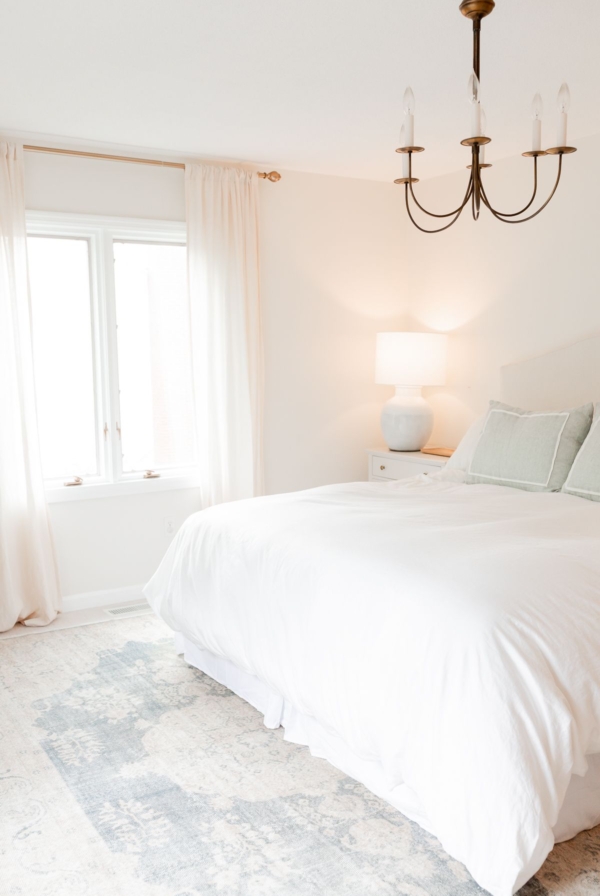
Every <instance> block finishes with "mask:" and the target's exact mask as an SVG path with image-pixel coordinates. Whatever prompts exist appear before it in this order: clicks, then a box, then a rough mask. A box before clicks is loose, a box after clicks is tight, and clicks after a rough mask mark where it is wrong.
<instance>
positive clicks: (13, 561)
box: [0, 142, 60, 631]
mask: <svg viewBox="0 0 600 896" xmlns="http://www.w3.org/2000/svg"><path fill="white" fill-rule="evenodd" d="M59 608H60V588H59V583H58V575H57V570H56V563H55V560H54V553H53V549H52V540H51V537H50V527H49V524H48V516H47V510H46V500H45V496H44V483H43V479H42V468H41V461H40V452H39V443H38V434H37V424H36V413H35V393H34V381H33V358H32V351H31V319H30V306H29V284H28V279H27V237H26V229H25V198H24V190H23V150H22V148H21V147H20V146H17V145H15V144H13V143H5V142H0V631H7V630H8V629H10V628H12V627H13V625H14V624H15V623H16V622H18V621H21V622H24V623H25V624H26V625H47V624H48V623H49V622H52V620H53V619H54V618H55V616H56V614H57V612H58V610H59Z"/></svg>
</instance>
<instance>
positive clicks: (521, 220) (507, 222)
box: [481, 153, 563, 224]
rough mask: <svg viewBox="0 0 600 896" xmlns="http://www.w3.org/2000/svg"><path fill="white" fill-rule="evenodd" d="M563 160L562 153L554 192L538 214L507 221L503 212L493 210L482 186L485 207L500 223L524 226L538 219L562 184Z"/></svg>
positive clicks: (559, 158) (539, 209)
mask: <svg viewBox="0 0 600 896" xmlns="http://www.w3.org/2000/svg"><path fill="white" fill-rule="evenodd" d="M562 158H563V157H562V153H560V154H559V156H558V173H557V175H556V181H555V183H554V187H553V188H552V192H551V193H550V195H549V196H548V198H547V199H546V201H545V202H544V204H543V205H541V206H540V207H539V208H538V210H537V211H536V212H534V213H533V214H532V215H528V216H527V217H526V218H519V220H518V221H517V220H516V219H514V218H513V219H512V220H507V218H508V216H503V215H502V213H501V212H497V211H496V210H495V209H494V208H493V206H492V205H491V203H490V201H489V199H488V198H487V196H486V194H485V190H484V188H483V185H482V186H481V198H482V199H483V201H484V203H485V205H486V206H487V207H488V208H489V210H490V211H491V213H492V214H493V216H494V217H495V218H497V219H498V221H504V223H505V224H524V223H525V221H531V219H532V218H535V217H537V215H539V213H540V212H543V211H544V209H545V208H546V206H547V205H548V203H549V202H550V200H551V199H552V197H553V196H554V194H555V193H556V190H557V189H558V185H559V183H560V176H561V174H562ZM517 214H518V213H517Z"/></svg>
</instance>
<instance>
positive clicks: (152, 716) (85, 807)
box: [0, 616, 600, 896]
mask: <svg viewBox="0 0 600 896" xmlns="http://www.w3.org/2000/svg"><path fill="white" fill-rule="evenodd" d="M0 725H1V727H0V807H1V809H0V893H1V894H2V896H85V894H89V896H476V894H482V893H483V891H482V890H481V889H480V888H479V887H478V886H477V884H475V883H474V882H473V880H472V879H471V878H470V876H469V874H468V873H467V872H466V870H465V869H464V868H463V867H462V865H460V864H459V863H458V862H456V861H454V860H453V859H451V858H450V857H449V856H448V855H447V854H446V853H445V852H444V851H443V849H442V848H441V846H440V844H439V843H438V841H437V840H436V839H435V838H434V837H432V836H430V835H429V834H427V833H425V832H424V831H423V830H422V829H421V828H420V827H419V826H418V825H416V824H413V823H412V822H410V821H408V820H407V819H406V818H404V817H403V816H402V815H400V814H399V813H398V812H396V811H395V810H394V809H392V808H391V807H390V806H388V805H387V804H386V803H384V802H383V801H381V800H380V799H378V798H377V797H375V796H373V795H372V794H371V793H369V792H368V791H367V790H366V789H365V788H364V787H362V786H361V785H360V784H357V783H356V782H354V781H352V780H351V779H350V778H348V777H346V776H345V775H343V774H342V773H341V772H338V771H336V769H334V768H332V767H331V766H330V765H329V764H328V763H326V762H325V761H323V760H320V759H315V758H313V757H312V756H311V755H310V753H309V751H308V750H307V749H306V748H304V747H300V746H297V745H295V744H289V743H286V742H285V741H284V739H283V732H282V731H281V729H280V730H278V731H270V730H267V729H265V728H264V726H263V724H262V719H261V717H260V715H259V713H257V712H256V711H255V710H254V709H252V707H250V706H249V705H248V704H246V703H244V702H243V701H242V700H240V699H239V698H238V697H236V696H235V695H233V694H232V693H231V692H230V691H228V690H227V689H226V688H224V687H222V686H221V685H218V684H216V683H215V682H214V681H212V680H211V679H210V678H208V677H206V676H204V675H202V674H201V673H200V672H198V671H196V670H194V669H191V668H190V667H188V666H187V665H186V664H185V662H184V661H183V660H182V659H181V657H177V656H176V655H175V652H174V650H173V644H172V638H171V636H170V633H169V631H168V630H167V629H166V628H165V626H164V625H163V623H161V622H160V621H158V620H157V619H155V618H154V617H149V616H141V617H137V618H132V619H124V620H119V621H114V622H107V623H105V624H99V625H92V626H87V627H84V628H79V629H71V630H68V631H55V632H49V633H47V634H45V635H40V634H37V635H36V636H35V637H23V638H14V639H8V640H6V641H2V642H0ZM520 893H521V896H598V894H599V893H600V829H598V828H596V829H595V831H592V832H587V833H583V834H580V835H579V836H578V837H577V838H576V839H575V840H572V841H570V842H568V843H563V844H560V845H559V846H557V847H556V849H555V850H554V851H553V852H552V854H551V856H550V857H549V859H548V861H547V862H546V864H545V865H544V867H543V868H542V869H541V871H540V872H539V874H538V875H537V877H536V878H535V879H533V880H532V881H530V882H529V883H528V884H527V885H526V886H525V887H524V888H523V889H522V890H521V891H520Z"/></svg>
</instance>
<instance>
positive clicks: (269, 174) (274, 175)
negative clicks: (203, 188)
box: [23, 144, 281, 183]
mask: <svg viewBox="0 0 600 896" xmlns="http://www.w3.org/2000/svg"><path fill="white" fill-rule="evenodd" d="M23 149H24V150H26V151H27V152H48V153H51V154H53V155H58V156H79V157H80V158H82V159H105V160H107V161H109V162H135V164H136V165H157V166H158V167H159V168H179V169H181V170H184V169H185V163H184V162H163V161H162V160H161V159H138V158H134V156H112V155H108V153H103V152H84V151H83V150H79V149H56V148H55V147H53V146H31V145H28V144H25V145H24V146H23ZM257 174H258V176H259V177H262V178H263V180H270V181H272V182H273V183H277V181H278V180H281V174H280V173H279V171H258V172H257Z"/></svg>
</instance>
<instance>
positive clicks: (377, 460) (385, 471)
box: [367, 448, 448, 482]
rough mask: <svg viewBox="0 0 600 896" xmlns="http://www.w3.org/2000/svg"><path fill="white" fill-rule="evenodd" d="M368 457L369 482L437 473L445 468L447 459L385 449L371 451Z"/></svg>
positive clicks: (416, 452) (417, 452)
mask: <svg viewBox="0 0 600 896" xmlns="http://www.w3.org/2000/svg"><path fill="white" fill-rule="evenodd" d="M367 454H368V456H369V482H383V481H384V480H386V479H407V478H408V477H409V476H417V475H418V474H419V473H437V472H438V470H441V469H443V468H444V467H445V466H446V462H447V460H448V458H447V457H437V456H436V455H433V454H421V452H420V451H389V450H387V449H386V448H380V449H371V450H369V451H367Z"/></svg>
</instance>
